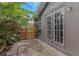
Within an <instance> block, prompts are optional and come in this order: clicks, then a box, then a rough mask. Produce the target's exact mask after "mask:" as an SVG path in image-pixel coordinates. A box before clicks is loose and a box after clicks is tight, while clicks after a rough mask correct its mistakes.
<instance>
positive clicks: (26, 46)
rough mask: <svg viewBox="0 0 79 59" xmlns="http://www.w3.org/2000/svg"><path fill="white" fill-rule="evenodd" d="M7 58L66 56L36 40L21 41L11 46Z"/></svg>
mask: <svg viewBox="0 0 79 59" xmlns="http://www.w3.org/2000/svg"><path fill="white" fill-rule="evenodd" d="M7 55H9V56H66V54H64V53H62V52H60V51H59V50H57V49H55V48H53V47H51V46H50V45H48V44H46V43H44V42H42V41H41V40H38V39H32V40H22V41H20V42H17V43H15V44H14V45H13V47H12V48H11V50H10V51H8V52H7Z"/></svg>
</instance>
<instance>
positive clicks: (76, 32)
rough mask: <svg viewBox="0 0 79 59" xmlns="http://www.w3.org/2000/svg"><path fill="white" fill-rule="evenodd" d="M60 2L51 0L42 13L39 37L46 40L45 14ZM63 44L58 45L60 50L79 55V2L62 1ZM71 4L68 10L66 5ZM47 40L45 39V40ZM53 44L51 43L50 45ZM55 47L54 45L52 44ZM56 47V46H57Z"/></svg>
mask: <svg viewBox="0 0 79 59" xmlns="http://www.w3.org/2000/svg"><path fill="white" fill-rule="evenodd" d="M61 4H62V2H51V3H49V4H48V6H47V7H46V9H45V11H44V12H43V13H42V16H41V18H40V20H41V30H42V32H41V36H40V39H41V40H44V41H46V39H47V38H46V19H45V18H46V15H47V14H49V13H50V11H52V10H53V9H55V8H56V7H57V6H59V5H61ZM64 4H65V6H64V46H63V48H62V47H60V48H58V49H60V50H61V51H63V52H65V53H67V54H68V55H79V3H77V2H69V3H68V2H67V3H64ZM69 6H72V10H71V11H68V7H69ZM46 42H47V41H46ZM54 45H55V44H54V43H52V46H54ZM54 47H56V45H55V46H54ZM57 47H58V46H57Z"/></svg>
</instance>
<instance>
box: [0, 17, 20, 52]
mask: <svg viewBox="0 0 79 59" xmlns="http://www.w3.org/2000/svg"><path fill="white" fill-rule="evenodd" d="M18 29H19V25H18V23H17V22H16V21H14V20H8V19H6V18H3V19H0V52H2V51H3V50H4V49H5V47H8V45H10V44H13V43H14V42H16V41H18V40H20V36H19V32H18Z"/></svg>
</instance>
